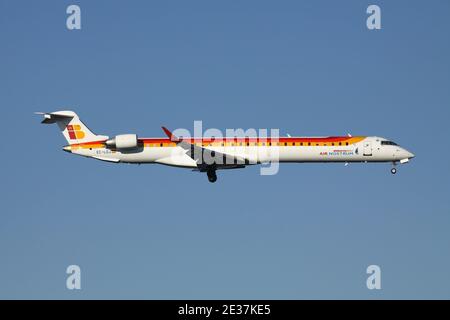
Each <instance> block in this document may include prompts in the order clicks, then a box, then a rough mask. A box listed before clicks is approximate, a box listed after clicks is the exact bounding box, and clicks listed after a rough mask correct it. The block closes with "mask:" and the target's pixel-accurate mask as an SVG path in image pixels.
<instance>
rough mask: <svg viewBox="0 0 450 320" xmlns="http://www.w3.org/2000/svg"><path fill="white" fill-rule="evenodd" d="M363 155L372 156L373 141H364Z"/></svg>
mask: <svg viewBox="0 0 450 320" xmlns="http://www.w3.org/2000/svg"><path fill="white" fill-rule="evenodd" d="M363 155H364V156H371V155H372V142H370V141H367V142H364V152H363Z"/></svg>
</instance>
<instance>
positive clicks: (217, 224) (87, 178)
mask: <svg viewBox="0 0 450 320" xmlns="http://www.w3.org/2000/svg"><path fill="white" fill-rule="evenodd" d="M373 3H374V4H378V5H379V6H380V7H381V10H382V30H380V31H369V30H368V29H367V28H366V18H367V16H368V15H367V14H366V8H367V6H368V5H369V4H373ZM69 4H78V5H80V7H81V10H82V30H80V31H69V30H67V28H66V17H67V14H66V8H67V6H68V5H69ZM449 13H450V2H449V1H447V0H433V1H379V0H377V1H360V0H355V1H312V0H311V1H261V0H258V1H256V0H255V1H223V0H221V1H206V0H205V1H197V0H190V1H100V0H96V1H60V0H54V1H13V0H0V106H1V117H2V124H1V127H2V130H1V131H2V138H1V157H0V164H1V166H0V172H1V180H2V182H1V184H0V197H1V204H0V212H1V214H0V257H1V258H0V298H44V299H45V298H62V299H78V298H85V299H89V298H145V299H147V298H148V299H158V298H159V299H171V298H177V299H197V298H209V299H216V298H245V299H249V298H254V299H260V298H261V299H281V298H283V299H300V298H325V299H327V298H361V299H379V298H388V299H391V298H447V299H448V298H450V273H449V270H450V257H449V252H450V250H449V245H450V232H449V228H450V200H449V190H450V185H449V184H450V183H449V180H450V171H449V159H450V151H449V150H450V149H449V148H448V141H447V140H448V137H449V134H450V128H449V125H448V120H449V116H450V111H449V110H450V90H449V89H450V60H449V57H450V36H449V33H450V22H449ZM61 109H71V110H74V111H76V112H77V113H78V114H79V115H80V117H81V119H82V120H83V121H84V122H85V123H86V124H87V125H88V126H89V127H90V128H91V129H93V130H94V131H95V132H96V133H99V134H107V135H115V134H120V133H129V132H131V133H137V134H138V135H139V136H141V137H144V136H146V137H151V136H163V133H162V131H161V129H160V126H161V125H166V126H168V127H169V128H172V129H175V128H188V129H192V127H193V121H194V120H202V121H203V125H204V127H207V128H219V129H222V130H225V129H226V128H279V129H280V132H281V134H282V135H286V134H287V133H289V134H291V135H292V136H294V135H295V136H300V135H306V136H311V135H312V136H323V135H346V134H347V133H348V132H349V133H352V134H353V135H379V136H383V137H386V138H389V139H392V140H394V141H396V142H397V143H399V144H400V145H402V146H404V147H405V148H407V149H408V150H410V151H412V152H413V153H415V155H416V158H415V159H413V161H411V163H409V164H407V165H402V166H400V167H399V168H398V169H399V170H398V173H397V175H395V176H393V175H391V173H390V172H389V170H390V168H391V165H390V164H351V165H349V166H347V167H345V166H344V165H343V164H288V165H283V166H282V167H281V169H280V172H279V174H277V175H275V176H260V174H259V168H258V167H253V168H247V169H244V170H229V171H222V172H218V175H219V180H218V182H217V183H215V184H211V183H209V182H208V181H207V178H206V175H205V174H200V173H196V172H191V171H190V170H185V169H179V168H170V167H165V166H159V165H142V166H137V165H126V164H120V165H115V164H108V163H103V162H100V161H95V160H92V159H86V158H82V157H78V156H74V155H70V154H68V153H65V152H63V151H62V149H61V148H62V146H64V145H65V144H66V141H65V140H64V138H63V136H62V135H61V134H60V132H59V130H58V129H57V128H56V126H43V125H40V120H41V119H40V118H39V117H37V116H35V115H33V112H34V111H56V110H61ZM71 264H77V265H79V266H80V267H81V270H82V290H80V291H69V290H67V289H66V276H67V275H66V273H65V271H66V268H67V266H68V265H71ZM371 264H376V265H379V266H380V267H381V270H382V290H379V291H377V290H368V289H367V287H366V278H367V274H366V268H367V266H369V265H371Z"/></svg>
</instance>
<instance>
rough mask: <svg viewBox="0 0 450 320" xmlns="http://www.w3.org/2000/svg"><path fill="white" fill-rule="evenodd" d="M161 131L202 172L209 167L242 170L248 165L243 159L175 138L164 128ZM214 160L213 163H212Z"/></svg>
mask: <svg viewBox="0 0 450 320" xmlns="http://www.w3.org/2000/svg"><path fill="white" fill-rule="evenodd" d="M162 129H163V130H164V133H165V134H166V135H167V136H168V137H169V139H170V140H171V141H172V142H175V143H176V144H177V145H178V146H179V147H181V148H183V149H184V150H186V154H187V155H188V156H189V157H191V158H192V159H193V160H194V161H195V162H196V163H197V166H198V169H199V170H200V171H202V172H203V171H208V169H209V168H211V167H214V169H235V168H244V167H245V164H246V163H248V162H247V161H246V159H244V158H241V157H237V156H234V155H230V154H226V153H223V152H219V151H215V150H211V149H208V148H205V147H201V146H197V145H195V144H193V143H191V142H189V141H186V140H183V138H179V137H177V136H175V135H174V134H173V133H172V132H170V131H169V130H168V129H167V128H166V127H162ZM214 159H215V160H216V161H215V162H213V161H214Z"/></svg>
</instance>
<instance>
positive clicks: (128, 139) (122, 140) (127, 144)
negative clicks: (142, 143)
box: [106, 134, 138, 149]
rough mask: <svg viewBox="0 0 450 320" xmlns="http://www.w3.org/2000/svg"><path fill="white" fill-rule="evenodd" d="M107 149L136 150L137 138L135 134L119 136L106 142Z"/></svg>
mask: <svg viewBox="0 0 450 320" xmlns="http://www.w3.org/2000/svg"><path fill="white" fill-rule="evenodd" d="M106 145H107V146H108V147H115V148H117V149H132V148H137V146H138V138H137V135H136V134H119V135H118V136H115V137H114V138H113V139H109V140H108V141H106Z"/></svg>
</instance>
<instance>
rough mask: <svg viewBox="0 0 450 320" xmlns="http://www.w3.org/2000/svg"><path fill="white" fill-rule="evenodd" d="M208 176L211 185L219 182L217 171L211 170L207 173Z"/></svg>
mask: <svg viewBox="0 0 450 320" xmlns="http://www.w3.org/2000/svg"><path fill="white" fill-rule="evenodd" d="M207 175H208V181H209V182H211V183H214V182H216V181H217V175H216V171H215V170H211V171H208V172H207Z"/></svg>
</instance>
